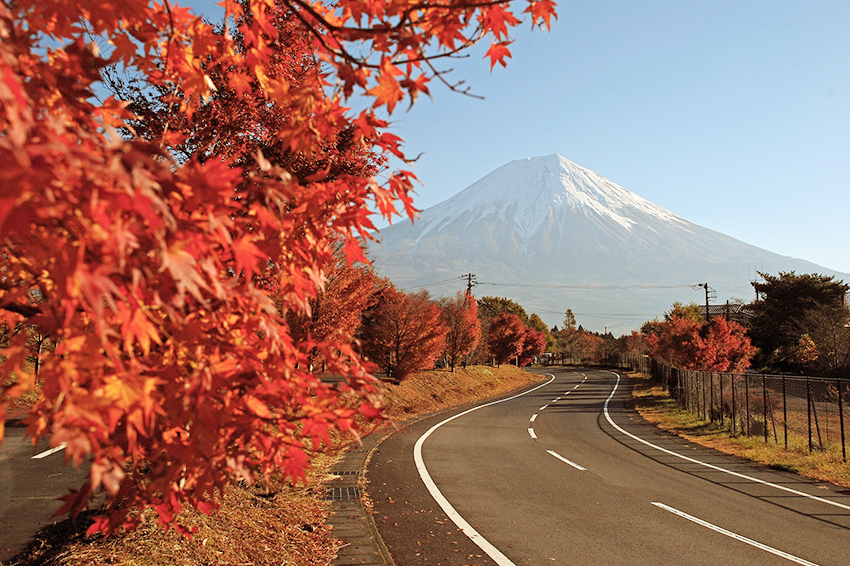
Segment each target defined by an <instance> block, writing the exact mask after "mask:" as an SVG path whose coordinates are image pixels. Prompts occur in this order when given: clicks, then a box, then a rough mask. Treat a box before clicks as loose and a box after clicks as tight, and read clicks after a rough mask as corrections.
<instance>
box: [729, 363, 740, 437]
mask: <svg viewBox="0 0 850 566" xmlns="http://www.w3.org/2000/svg"><path fill="white" fill-rule="evenodd" d="M729 379H730V380H731V381H732V436H737V435H738V432H737V426H736V424H737V423H736V422H735V421H737V420H738V411H736V410H735V374H734V373H730V374H729Z"/></svg>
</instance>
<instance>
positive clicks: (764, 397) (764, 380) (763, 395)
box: [761, 374, 767, 444]
mask: <svg viewBox="0 0 850 566" xmlns="http://www.w3.org/2000/svg"><path fill="white" fill-rule="evenodd" d="M761 398H762V403H763V405H762V407H763V409H764V410H763V412H762V416H763V417H764V443H765V444H767V378H766V377H765V375H764V374H761Z"/></svg>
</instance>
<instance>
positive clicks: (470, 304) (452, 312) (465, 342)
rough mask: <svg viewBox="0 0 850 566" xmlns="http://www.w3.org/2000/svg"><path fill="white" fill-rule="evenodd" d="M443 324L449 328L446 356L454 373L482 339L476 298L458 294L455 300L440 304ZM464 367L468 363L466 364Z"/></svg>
mask: <svg viewBox="0 0 850 566" xmlns="http://www.w3.org/2000/svg"><path fill="white" fill-rule="evenodd" d="M440 308H441V309H442V319H443V323H444V324H445V325H446V327H447V328H448V331H449V332H448V334H447V335H446V349H445V354H446V356H448V358H449V365H450V366H451V368H452V371H454V369H455V366H456V365H457V364H458V361H459V360H460V358H461V357H462V356H466V355H467V354H469V353H470V352H471V351H472V350H474V349H475V346H477V345H478V340H479V339H480V338H481V321H480V320H478V303H477V302H476V301H475V297H473V296H472V295H469V294H464V293H461V292H458V293H457V295H456V296H455V297H454V298H453V299H445V300H443V301H441V302H440ZM464 367H466V363H465V362H464Z"/></svg>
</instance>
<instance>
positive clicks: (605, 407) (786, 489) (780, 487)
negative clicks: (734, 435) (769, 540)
mask: <svg viewBox="0 0 850 566" xmlns="http://www.w3.org/2000/svg"><path fill="white" fill-rule="evenodd" d="M609 373H613V374H614V375H616V376H617V382H616V383H615V384H614V389H612V390H611V394H610V395H608V398H607V399H606V400H605V404H604V405H603V406H602V412H603V413H605V418H606V419H607V420H608V422H609V423H610V424H611V426H613V427H614V428H615V429H617V430H618V431H620V432H622V433H623V434H625V435H626V436H628V437H629V438H632V439H634V440H637V441H638V442H640V443H641V444H645V445H646V446H649V447H650V448H655V449H656V450H659V451H661V452H664V453H665V454H669V455H670V456H675V457H676V458H681V459H682V460H685V461H686V462H691V463H692V464H699V465H700V466H704V467H706V468H710V469H712V470H716V471H718V472H723V473H724V474H729V475H731V476H735V477H736V478H741V479H745V480H749V481H752V482H755V483H759V484H761V485H767V486H770V487H774V488H776V489H778V490H781V491H784V492H786V493H793V494H794V495H799V496H801V497H806V498H808V499H813V500H815V501H820V502H821V503H826V504H827V505H832V506H833V507H839V508H841V509H846V510H848V511H850V505H844V504H843V503H838V502H837V501H831V500H829V499H825V498H823V497H818V496H817V495H810V494H808V493H804V492H802V491H798V490H796V489H792V488H790V487H785V486H784V485H779V484H776V483H771V482H769V481H765V480H760V479H758V478H754V477H752V476H748V475H745V474H741V473H738V472H733V471H732V470H727V469H726V468H721V467H720V466H715V465H714V464H709V463H708V462H703V461H701V460H695V459H694V458H690V457H688V456H685V455H684V454H679V453H678V452H673V451H672V450H667V449H666V448H662V447H660V446H657V445H655V444H652V443H651V442H648V441H646V440H644V439H642V438H640V437H638V436H635V435H634V434H632V433H630V432H627V431H626V430H624V429H623V428H621V427H620V426H619V425H617V423H615V422H614V420H613V419H612V418H611V415H610V414H609V413H608V402H609V401H611V398H612V397H614V393H615V392H616V391H617V387H619V385H620V375H619V374H617V373H615V372H613V371H612V372H609Z"/></svg>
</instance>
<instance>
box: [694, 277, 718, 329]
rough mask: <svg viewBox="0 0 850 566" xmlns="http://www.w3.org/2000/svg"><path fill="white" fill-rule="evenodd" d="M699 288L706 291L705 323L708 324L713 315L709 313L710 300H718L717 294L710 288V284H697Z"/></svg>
mask: <svg viewBox="0 0 850 566" xmlns="http://www.w3.org/2000/svg"><path fill="white" fill-rule="evenodd" d="M696 286H697V287H703V288H704V289H705V321H706V322H708V320H709V318H710V317H711V315H709V313H708V300H709V299H710V298H711V299H714V298H717V293H715V292H714V289H712V288H711V287H709V286H708V283H697V285H696Z"/></svg>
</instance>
